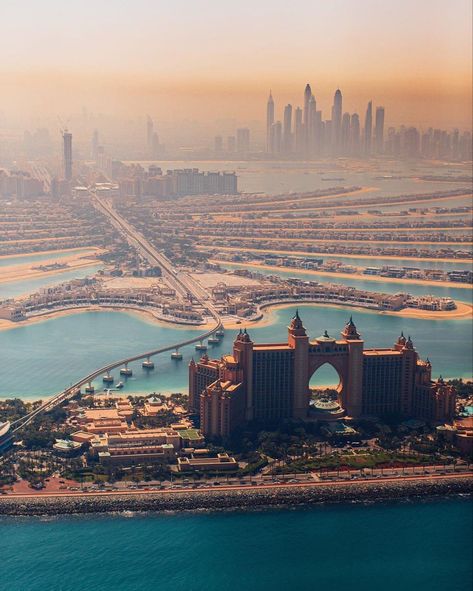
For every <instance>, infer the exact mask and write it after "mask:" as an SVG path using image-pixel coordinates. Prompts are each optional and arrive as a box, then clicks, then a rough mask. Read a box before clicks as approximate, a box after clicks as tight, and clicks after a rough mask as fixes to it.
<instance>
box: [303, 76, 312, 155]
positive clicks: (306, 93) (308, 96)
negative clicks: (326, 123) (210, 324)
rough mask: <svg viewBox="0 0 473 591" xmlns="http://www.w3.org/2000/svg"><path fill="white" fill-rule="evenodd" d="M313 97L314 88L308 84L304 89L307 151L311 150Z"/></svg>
mask: <svg viewBox="0 0 473 591" xmlns="http://www.w3.org/2000/svg"><path fill="white" fill-rule="evenodd" d="M311 98H312V90H311V88H310V84H306V87H305V89H304V143H305V145H304V151H305V152H306V153H307V152H308V150H309V130H310V123H309V119H310V107H309V103H310V99H311Z"/></svg>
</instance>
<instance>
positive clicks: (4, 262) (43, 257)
mask: <svg viewBox="0 0 473 591" xmlns="http://www.w3.org/2000/svg"><path fill="white" fill-rule="evenodd" d="M88 252H92V251H91V249H90V248H74V249H73V250H68V251H64V252H50V253H38V254H29V255H12V256H8V257H5V258H1V259H0V267H8V266H10V265H27V264H29V263H37V262H40V261H56V260H59V259H64V258H66V257H70V256H74V255H76V254H80V253H83V254H84V255H85V254H86V253H88Z"/></svg>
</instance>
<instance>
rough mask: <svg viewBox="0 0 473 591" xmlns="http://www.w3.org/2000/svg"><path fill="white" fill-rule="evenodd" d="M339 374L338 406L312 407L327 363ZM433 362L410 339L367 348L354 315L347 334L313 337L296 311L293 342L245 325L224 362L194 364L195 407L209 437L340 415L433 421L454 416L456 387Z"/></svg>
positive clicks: (192, 390)
mask: <svg viewBox="0 0 473 591" xmlns="http://www.w3.org/2000/svg"><path fill="white" fill-rule="evenodd" d="M327 363H328V364H329V365H331V366H332V367H333V368H334V369H335V371H336V372H337V373H338V375H339V378H340V384H339V386H338V388H337V393H338V396H337V398H338V400H337V404H335V405H334V407H333V408H332V409H331V411H330V413H328V412H327V409H326V408H325V407H323V405H322V406H317V405H316V404H313V402H314V401H312V400H311V390H310V387H309V382H310V380H311V377H312V375H313V374H314V373H315V372H316V371H317V370H318V369H319V368H320V367H322V366H323V365H325V364H327ZM431 373H432V367H431V364H430V362H429V361H428V360H426V361H423V360H422V359H420V357H419V355H418V353H417V352H416V350H415V348H414V345H413V342H412V340H411V338H410V337H408V338H407V339H406V338H405V337H404V335H403V334H401V335H400V337H399V338H398V339H397V341H396V343H395V344H394V346H393V347H391V348H387V349H365V347H364V341H363V339H362V338H361V336H360V334H359V332H358V330H357V328H356V326H355V324H354V322H353V320H352V319H351V318H350V320H349V321H348V322H347V324H346V325H345V327H344V329H343V330H342V332H341V338H338V339H336V338H334V337H331V336H330V335H329V334H328V333H327V331H325V332H324V334H323V335H321V336H320V337H317V338H315V339H311V340H310V339H309V336H308V335H307V332H306V330H305V328H304V325H303V324H302V320H301V318H300V317H299V314H298V313H297V312H296V314H295V316H294V317H293V318H292V320H291V323H290V325H289V327H288V338H287V343H284V344H282V343H277V344H257V343H254V342H253V341H252V340H251V338H250V335H249V334H248V333H247V331H246V329H245V330H244V331H243V332H242V331H241V330H240V333H239V334H238V335H237V337H236V340H235V342H234V344H233V353H232V354H231V355H224V356H222V357H221V359H220V360H212V361H210V360H209V358H208V356H204V357H203V358H202V360H201V361H200V362H197V363H195V362H194V361H192V362H191V364H190V366H189V401H190V402H189V404H190V407H191V409H192V410H194V411H196V412H200V419H201V429H202V431H203V433H204V435H205V436H210V437H214V436H217V437H226V436H228V435H231V434H232V433H233V432H234V431H235V429H237V428H238V427H239V426H241V425H242V424H243V423H244V422H246V421H258V422H260V423H275V422H278V421H281V420H287V419H295V420H314V419H316V420H317V419H318V420H323V421H327V420H330V421H331V420H338V419H339V418H342V417H343V416H345V415H347V416H349V417H352V418H362V417H373V416H377V417H385V416H395V415H397V416H400V417H401V416H403V417H406V418H409V417H412V418H419V419H423V420H427V421H446V420H451V419H452V418H453V416H454V414H455V391H454V389H453V388H452V387H451V386H448V385H446V384H444V383H443V381H442V380H440V379H439V380H437V381H435V382H434V381H432V379H431Z"/></svg>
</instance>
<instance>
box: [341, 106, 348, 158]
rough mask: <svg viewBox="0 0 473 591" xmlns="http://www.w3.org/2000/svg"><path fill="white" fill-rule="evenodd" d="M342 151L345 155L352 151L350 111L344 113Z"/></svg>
mask: <svg viewBox="0 0 473 591" xmlns="http://www.w3.org/2000/svg"><path fill="white" fill-rule="evenodd" d="M340 153H341V154H345V155H346V154H349V153H350V113H343V117H342V131H341V141H340Z"/></svg>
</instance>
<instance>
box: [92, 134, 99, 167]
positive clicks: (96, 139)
mask: <svg viewBox="0 0 473 591" xmlns="http://www.w3.org/2000/svg"><path fill="white" fill-rule="evenodd" d="M98 147H99V132H98V129H94V133H93V134H92V150H91V156H92V160H97V149H98Z"/></svg>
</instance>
